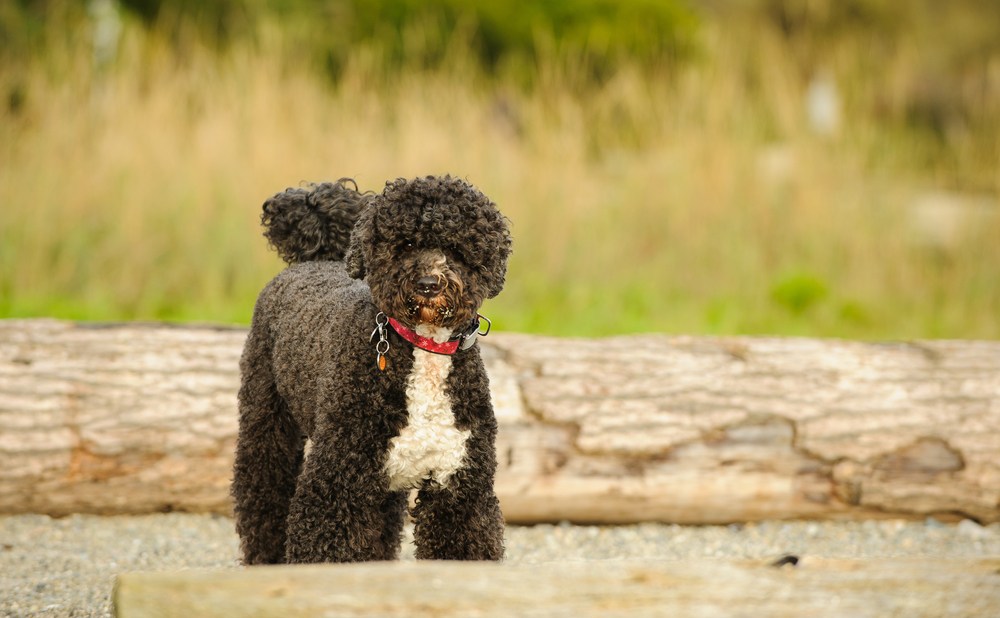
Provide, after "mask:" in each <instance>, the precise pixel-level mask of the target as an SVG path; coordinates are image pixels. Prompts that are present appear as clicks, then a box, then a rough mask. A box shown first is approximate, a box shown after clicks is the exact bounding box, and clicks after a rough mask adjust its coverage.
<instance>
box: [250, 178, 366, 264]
mask: <svg viewBox="0 0 1000 618" xmlns="http://www.w3.org/2000/svg"><path fill="white" fill-rule="evenodd" d="M365 197H366V196H365V195H363V194H361V193H359V192H358V185H357V184H356V183H355V182H354V181H353V180H351V179H350V178H341V179H340V180H338V181H337V182H324V183H320V184H311V185H307V186H306V187H304V188H301V189H286V190H285V191H283V192H282V193H278V194H277V195H275V196H274V197H272V198H271V199H269V200H267V201H266V202H264V208H263V213H261V215H260V222H261V224H262V225H263V226H264V237H265V238H267V241H268V243H269V244H270V245H271V246H272V247H273V248H274V249H275V250H276V251H277V252H278V255H280V256H281V258H282V259H283V260H285V262H287V263H289V264H295V263H297V262H308V261H310V260H341V259H343V258H344V251H345V249H346V248H347V245H348V242H349V239H350V236H351V231H352V230H353V229H354V223H355V221H357V218H358V215H359V214H360V213H361V209H362V207H363V206H364V198H365Z"/></svg>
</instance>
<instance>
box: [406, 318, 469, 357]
mask: <svg viewBox="0 0 1000 618" xmlns="http://www.w3.org/2000/svg"><path fill="white" fill-rule="evenodd" d="M389 325H390V326H392V330H394V331H396V332H397V333H398V334H399V336H400V337H402V338H403V339H406V340H407V341H409V342H410V343H412V344H413V345H415V346H417V347H418V348H420V349H421V350H426V351H428V352H433V353H435V354H449V355H450V354H454V353H455V352H457V351H458V346H459V344H460V343H461V340H460V339H449V340H448V341H445V342H444V343H438V342H437V341H434V340H433V339H431V338H430V337H424V336H421V335H418V334H417V333H415V332H413V331H412V330H410V329H409V328H406V327H405V326H403V325H402V324H400V323H399V322H398V321H396V320H395V319H394V318H389Z"/></svg>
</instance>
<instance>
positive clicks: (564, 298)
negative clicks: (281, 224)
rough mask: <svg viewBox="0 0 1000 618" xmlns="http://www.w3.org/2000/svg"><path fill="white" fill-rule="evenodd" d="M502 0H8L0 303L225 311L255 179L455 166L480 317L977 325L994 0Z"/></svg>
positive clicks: (717, 327) (878, 334)
mask: <svg viewBox="0 0 1000 618" xmlns="http://www.w3.org/2000/svg"><path fill="white" fill-rule="evenodd" d="M522 4H523V6H522V5H518V4H515V3H507V2H501V1H499V0H483V1H482V2H475V3H464V2H459V1H458V0H437V1H434V2H430V1H425V2H418V1H416V0H372V1H370V2H362V1H361V0H339V1H330V2H317V1H308V0H273V1H265V0H204V1H196V0H174V1H167V0H123V1H121V2H119V3H118V4H111V3H105V4H103V5H101V3H100V2H94V1H91V2H89V3H80V2H59V1H56V0H14V1H13V2H7V3H4V4H0V96H2V99H0V202H2V204H3V207H2V208H0V317H10V316H35V315H48V316H56V317H68V318H77V319H92V320H118V319H166V320H198V321H225V322H246V321H248V320H249V316H250V312H251V310H252V306H253V301H254V298H255V296H256V294H257V292H258V291H259V290H260V288H261V287H262V286H263V284H264V283H265V282H266V281H267V280H268V279H270V278H271V277H272V276H273V275H274V274H275V273H276V272H277V270H278V269H280V268H281V264H280V262H279V261H278V260H277V258H276V256H274V255H273V254H272V253H271V252H270V251H269V250H268V249H267V247H266V243H264V241H263V240H262V238H261V237H260V230H259V219H258V213H259V207H260V203H261V202H262V201H263V200H264V198H266V197H267V196H268V195H270V194H271V193H273V192H275V191H277V190H280V189H282V188H284V187H286V186H290V185H295V184H298V183H299V182H301V181H309V180H323V179H332V178H338V177H341V176H345V175H350V176H354V177H356V178H357V179H358V181H359V184H360V185H361V186H362V187H363V188H369V189H374V190H378V189H379V188H380V186H381V185H382V183H383V182H384V181H385V180H386V179H390V178H395V177H397V176H414V175H418V174H426V173H448V172H450V173H453V174H456V175H459V176H463V177H466V178H468V179H469V180H471V181H472V182H474V183H475V184H477V185H478V186H480V187H481V188H482V189H483V190H484V191H485V192H486V193H487V194H489V195H490V196H491V197H493V198H494V199H495V200H496V201H497V202H498V203H499V204H500V206H501V208H502V209H503V210H504V211H505V212H506V213H507V214H508V216H510V218H511V220H512V222H513V225H514V234H515V255H514V258H513V260H512V263H511V272H510V275H509V277H508V287H507V289H506V290H505V291H504V293H503V294H502V295H501V296H500V297H499V298H498V299H496V300H494V301H491V304H490V306H488V307H487V308H486V309H485V312H486V313H487V314H489V315H490V317H491V318H494V321H495V322H497V324H498V326H499V327H502V328H507V329H513V330H524V331H534V332H548V333H556V334H572V335H597V334H609V333H623V332H644V331H666V332H708V333H777V334H808V335H825V336H846V337H863V338H910V337H988V338H995V337H998V336H1000V320H998V319H997V316H998V315H1000V268H998V267H1000V214H998V209H1000V207H998V205H997V196H998V194H1000V3H997V2H994V1H993V0H955V1H953V2H948V3H940V2H931V1H930V0H914V1H912V2H898V1H894V0H811V1H809V2H801V1H793V0H740V1H737V0H729V1H724V0H702V1H701V2H694V1H691V2H685V1H683V0H664V1H654V0H620V1H618V2H613V1H611V0H580V1H577V2H573V1H568V0H545V1H540V2H535V3H522ZM102 7H103V10H104V11H105V13H103V15H105V17H104V18H100V17H99V16H100V15H102V13H101V10H102ZM108 7H111V10H112V15H113V17H116V18H117V19H111V20H107V19H106V17H107V9H108ZM102 20H103V21H102ZM99 24H103V25H102V26H100V27H99ZM101 27H103V28H104V30H101V29H100V28H101ZM116 28H117V30H116ZM112 35H113V36H112ZM102 37H103V38H102ZM109 41H110V43H109ZM814 107H815V110H814V109H813V108H814ZM817 110H818V111H817Z"/></svg>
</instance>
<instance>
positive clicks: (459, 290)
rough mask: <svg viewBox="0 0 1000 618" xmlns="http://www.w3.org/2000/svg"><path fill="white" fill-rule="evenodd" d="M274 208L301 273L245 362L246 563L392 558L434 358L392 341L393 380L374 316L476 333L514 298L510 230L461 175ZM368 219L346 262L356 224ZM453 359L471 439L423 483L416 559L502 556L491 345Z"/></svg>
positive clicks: (325, 190)
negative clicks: (509, 287) (395, 444)
mask: <svg viewBox="0 0 1000 618" xmlns="http://www.w3.org/2000/svg"><path fill="white" fill-rule="evenodd" d="M264 209H265V214H264V218H263V220H264V224H265V226H266V227H267V237H268V239H269V240H270V242H271V243H272V244H273V245H274V246H275V248H277V250H278V251H279V253H281V255H282V257H284V258H285V259H286V261H288V262H289V263H290V265H289V267H288V268H287V269H285V270H284V271H283V272H282V273H280V274H279V275H278V276H277V277H275V278H274V280H272V281H271V282H270V283H269V284H268V285H267V287H265V289H264V290H263V291H262V292H261V294H260V297H259V298H258V300H257V304H256V306H255V308H254V317H253V322H252V324H251V328H250V333H249V335H248V337H247V342H246V346H245V348H244V351H243V356H242V358H241V361H240V368H241V373H242V383H241V387H240V392H239V405H240V432H239V438H238V441H237V448H236V463H235V466H234V473H233V476H234V478H233V487H232V490H233V497H234V499H235V514H236V528H237V531H238V533H239V535H240V539H241V548H242V553H243V560H244V562H245V563H246V564H261V563H279V562H343V561H358V560H388V559H393V558H395V557H396V556H397V555H398V551H399V545H400V536H401V529H402V524H403V518H404V513H405V508H406V502H407V500H406V498H407V496H406V491H400V490H393V489H390V480H389V478H388V476H387V473H386V471H385V468H384V466H385V462H386V458H387V456H388V455H387V454H388V452H389V449H390V446H391V441H392V440H393V438H395V437H397V436H399V434H400V431H401V430H402V429H403V428H405V427H406V426H407V423H408V420H409V412H408V410H407V390H406V389H407V380H408V379H409V377H410V376H411V370H412V369H413V368H414V366H415V362H416V361H415V359H416V355H417V354H418V353H419V354H427V353H425V352H423V351H416V350H414V348H412V347H411V346H410V345H409V344H408V343H406V342H405V341H404V340H403V339H402V338H401V337H399V336H398V335H396V334H395V332H392V331H391V330H390V332H389V350H388V352H387V353H386V355H385V356H386V359H387V361H388V365H387V367H386V369H385V371H380V370H379V368H378V366H377V364H376V362H375V359H376V354H375V349H374V346H373V344H372V343H371V342H370V341H369V334H370V333H371V331H372V328H373V327H374V325H375V316H376V314H377V313H379V312H380V311H385V312H387V313H389V314H390V315H393V314H396V315H397V319H400V321H403V322H404V323H408V324H409V325H412V326H416V325H419V324H424V325H426V324H433V325H435V326H440V327H444V328H448V329H452V328H454V327H456V326H460V325H464V324H467V323H468V322H469V321H470V320H471V318H472V317H473V316H474V315H475V312H476V310H477V309H478V308H479V305H480V304H481V302H482V301H483V299H485V298H489V297H492V296H494V295H496V294H497V293H499V292H500V289H501V288H502V287H503V282H504V276H505V272H506V264H507V258H508V256H509V254H510V247H511V239H510V235H509V232H508V226H507V221H506V219H505V218H504V217H503V215H501V214H500V213H499V211H497V209H496V207H495V205H494V204H493V203H492V202H491V201H490V200H489V199H488V198H486V196H484V195H483V194H482V193H480V192H479V191H478V190H476V189H475V188H474V187H472V186H471V185H469V184H468V183H466V182H464V181H462V180H458V179H454V178H450V177H443V178H434V177H427V178H418V179H415V180H410V181H407V180H397V181H394V182H390V183H387V185H386V188H385V191H383V193H382V194H381V195H376V196H365V195H362V194H360V193H358V192H357V190H356V187H355V188H353V189H352V188H351V187H350V186H349V183H348V181H340V182H338V183H332V184H323V185H317V186H315V187H313V188H311V189H308V190H303V189H289V190H288V191H285V192H284V193H281V194H279V195H277V196H275V197H273V198H271V199H270V200H268V202H267V203H265V205H264ZM359 209H360V210H361V212H360V216H358V210H359ZM355 220H357V222H356V226H355V227H354V229H353V233H352V234H351V236H350V242H349V250H347V257H346V264H345V262H343V261H339V258H340V257H341V256H343V255H344V251H345V249H347V244H348V243H346V240H347V239H346V236H345V234H344V226H345V225H348V222H350V223H354V222H355ZM362 277H363V278H364V280H361V278H362ZM428 277H429V279H428ZM421 280H423V283H421ZM428 282H429V283H428ZM414 307H416V309H414ZM450 358H451V364H450V369H449V373H448V374H447V379H446V385H445V391H446V393H447V394H448V396H449V400H450V401H451V414H452V415H453V417H454V424H455V427H456V428H457V429H458V430H461V431H468V432H469V436H468V438H467V439H466V441H465V443H464V457H463V459H462V461H461V466H460V467H459V468H458V469H457V470H456V471H455V472H454V474H453V476H452V477H451V478H450V480H449V481H448V482H447V484H446V485H445V486H440V485H437V484H435V483H433V482H430V481H425V482H423V483H422V485H421V486H420V487H419V493H418V496H417V506H416V508H415V509H414V511H413V516H414V517H415V519H416V531H415V541H416V543H417V557H418V558H434V559H465V560H499V559H500V558H502V556H503V516H502V515H501V513H500V507H499V503H498V502H497V499H496V495H495V494H494V492H493V477H494V472H495V469H496V453H495V446H494V442H495V437H496V420H495V418H494V416H493V409H492V405H491V402H490V394H489V380H488V378H487V376H486V372H485V369H484V367H483V363H482V360H481V358H480V355H479V349H478V346H474V347H472V348H470V349H468V350H465V351H461V352H458V353H456V354H455V355H454V356H452V357H450ZM307 438H308V439H309V440H310V442H311V443H312V448H311V450H310V452H309V454H308V456H305V455H304V452H305V443H306V440H307Z"/></svg>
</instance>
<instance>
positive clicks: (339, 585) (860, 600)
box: [113, 558, 1000, 618]
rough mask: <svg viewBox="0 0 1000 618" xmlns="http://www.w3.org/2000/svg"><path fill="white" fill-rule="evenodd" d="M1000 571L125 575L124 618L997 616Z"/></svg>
mask: <svg viewBox="0 0 1000 618" xmlns="http://www.w3.org/2000/svg"><path fill="white" fill-rule="evenodd" d="M998 571H1000V559H998V558H993V559H983V558H981V559H946V560H927V559H924V560H912V559H910V560H900V559H892V560H875V561H867V562H864V561H857V560H819V559H815V560H810V559H806V560H803V561H801V562H800V563H799V566H797V567H792V566H785V567H781V568H776V567H774V566H769V565H766V564H752V563H749V562H732V561H709V560H700V561H686V562H665V561H664V562H656V563H652V562H628V561H595V562H587V563H561V564H558V565H554V564H552V563H549V564H545V565H535V566H501V565H495V564H486V563H454V562H451V563H447V562H438V563H433V562H432V563H412V562H410V563H367V564H356V565H322V566H312V565H310V566H292V567H289V566H281V567H254V568H251V569H245V570H230V571H214V572H213V571H183V572H175V573H127V574H123V575H120V576H119V578H118V581H117V584H116V587H115V591H114V594H113V603H114V608H115V615H116V616H118V617H119V618H167V617H172V616H177V617H181V616H201V617H203V618H213V617H216V616H218V617H220V618H223V617H225V618H229V617H230V616H258V617H260V618H265V617H268V616H274V617H279V616H280V617H282V618H283V617H285V616H407V617H409V616H483V617H489V616H525V617H528V616H572V617H573V618H584V617H587V616H630V617H632V616H666V615H677V616H695V617H696V616H776V617H779V616H794V617H796V618H797V617H800V616H844V617H847V616H850V617H851V618H855V617H863V616H872V617H875V616H907V617H908V618H914V617H920V616H927V617H932V616H934V617H936V616H997V615H1000V586H998V585H997V584H998V580H1000V575H998V574H997V573H998Z"/></svg>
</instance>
